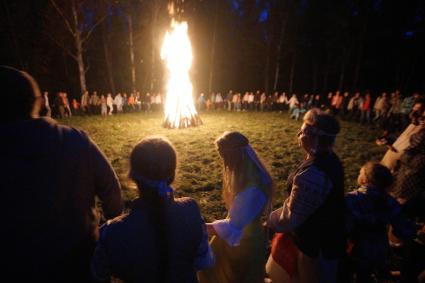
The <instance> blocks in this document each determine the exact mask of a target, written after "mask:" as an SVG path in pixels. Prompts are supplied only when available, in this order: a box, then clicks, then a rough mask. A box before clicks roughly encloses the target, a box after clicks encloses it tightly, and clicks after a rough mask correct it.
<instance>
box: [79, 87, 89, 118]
mask: <svg viewBox="0 0 425 283" xmlns="http://www.w3.org/2000/svg"><path fill="white" fill-rule="evenodd" d="M89 100H90V98H89V92H88V91H85V92H84V93H83V95H82V96H81V103H80V105H81V111H82V112H83V113H84V114H88V113H89Z"/></svg>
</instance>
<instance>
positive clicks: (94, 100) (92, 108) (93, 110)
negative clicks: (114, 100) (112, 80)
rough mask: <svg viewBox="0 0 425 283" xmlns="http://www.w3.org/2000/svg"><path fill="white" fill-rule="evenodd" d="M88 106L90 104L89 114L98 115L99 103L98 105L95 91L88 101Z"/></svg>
mask: <svg viewBox="0 0 425 283" xmlns="http://www.w3.org/2000/svg"><path fill="white" fill-rule="evenodd" d="M89 104H90V114H93V115H96V114H99V112H100V109H99V106H100V103H99V96H98V95H97V91H93V94H92V96H91V97H90V100H89Z"/></svg>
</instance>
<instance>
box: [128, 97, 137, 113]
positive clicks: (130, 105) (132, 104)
mask: <svg viewBox="0 0 425 283" xmlns="http://www.w3.org/2000/svg"><path fill="white" fill-rule="evenodd" d="M128 108H129V109H130V111H131V112H133V111H134V110H136V100H135V97H134V93H130V97H129V98H128Z"/></svg>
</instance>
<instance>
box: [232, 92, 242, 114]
mask: <svg viewBox="0 0 425 283" xmlns="http://www.w3.org/2000/svg"><path fill="white" fill-rule="evenodd" d="M232 102H233V105H234V108H235V111H238V112H239V111H241V94H240V93H239V92H238V93H235V94H234V95H233V99H232Z"/></svg>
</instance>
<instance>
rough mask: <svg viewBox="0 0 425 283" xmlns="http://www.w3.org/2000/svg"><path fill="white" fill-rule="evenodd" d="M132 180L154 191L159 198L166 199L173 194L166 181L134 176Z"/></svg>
mask: <svg viewBox="0 0 425 283" xmlns="http://www.w3.org/2000/svg"><path fill="white" fill-rule="evenodd" d="M132 178H133V179H134V180H135V181H136V182H139V183H141V184H142V185H144V186H147V187H150V188H153V189H155V190H156V191H157V192H158V194H159V195H160V196H161V197H167V196H169V195H171V194H172V193H173V189H172V188H171V187H170V186H169V185H168V182H167V181H168V180H167V181H164V180H159V181H155V180H151V179H148V178H146V177H143V176H134V175H132Z"/></svg>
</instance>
